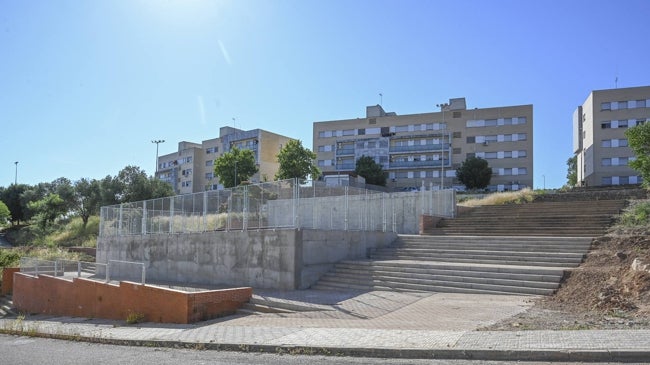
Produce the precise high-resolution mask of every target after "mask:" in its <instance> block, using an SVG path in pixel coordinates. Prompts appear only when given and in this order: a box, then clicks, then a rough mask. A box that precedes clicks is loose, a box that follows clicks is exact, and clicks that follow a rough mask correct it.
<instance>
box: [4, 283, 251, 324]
mask: <svg viewBox="0 0 650 365" xmlns="http://www.w3.org/2000/svg"><path fill="white" fill-rule="evenodd" d="M252 295H253V289H252V288H234V289H222V290H211V291H206V292H196V293H188V292H181V291H177V290H172V289H166V288H159V287H154V286H146V285H141V284H136V283H131V282H125V281H122V282H120V284H119V285H113V284H106V283H102V282H97V281H94V280H89V279H84V278H74V279H73V280H71V281H70V280H67V279H62V278H56V277H52V276H49V275H39V276H38V277H33V276H30V275H25V274H20V273H17V274H15V276H14V292H13V296H12V298H13V302H14V305H15V306H16V308H17V309H18V310H19V311H21V312H25V313H39V314H52V315H59V316H71V317H88V318H106V319H116V320H126V318H127V316H128V315H129V313H136V314H142V315H144V321H147V322H162V323H193V322H198V321H202V320H207V319H211V318H217V317H221V316H224V315H227V314H231V313H233V312H234V311H236V310H237V309H238V308H239V307H241V306H242V305H243V304H244V303H246V302H248V301H249V300H250V298H251V296H252Z"/></svg>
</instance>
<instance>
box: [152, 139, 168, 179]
mask: <svg viewBox="0 0 650 365" xmlns="http://www.w3.org/2000/svg"><path fill="white" fill-rule="evenodd" d="M151 143H155V144H156V169H155V170H154V171H155V172H158V145H159V144H161V143H165V140H164V139H156V140H153V141H151ZM155 175H156V173H154V176H155Z"/></svg>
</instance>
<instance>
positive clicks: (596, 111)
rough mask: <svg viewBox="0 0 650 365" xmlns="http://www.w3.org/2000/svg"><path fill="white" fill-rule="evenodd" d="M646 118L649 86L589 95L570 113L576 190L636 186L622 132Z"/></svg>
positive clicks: (637, 179)
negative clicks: (591, 187)
mask: <svg viewBox="0 0 650 365" xmlns="http://www.w3.org/2000/svg"><path fill="white" fill-rule="evenodd" d="M648 118H650V86H642V87H628V88H621V89H607V90H594V91H592V92H591V93H590V94H589V96H588V97H587V100H585V102H584V103H583V104H582V105H581V106H579V107H578V108H577V109H576V111H575V112H574V113H573V152H574V154H575V156H576V157H577V164H576V170H577V171H576V172H577V175H578V185H579V186H611V185H628V184H640V183H641V182H642V181H641V176H640V175H639V173H638V172H637V171H635V170H634V169H632V168H630V167H629V166H628V163H629V162H630V161H631V160H632V159H634V153H633V152H632V149H630V147H628V143H627V138H626V137H625V131H626V130H627V129H628V128H631V127H634V126H636V125H639V124H643V123H645V122H646V121H647V120H648Z"/></svg>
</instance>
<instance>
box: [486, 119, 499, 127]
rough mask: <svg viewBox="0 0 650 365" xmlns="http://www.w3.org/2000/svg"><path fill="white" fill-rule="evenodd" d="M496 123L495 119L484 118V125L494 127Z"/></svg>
mask: <svg viewBox="0 0 650 365" xmlns="http://www.w3.org/2000/svg"><path fill="white" fill-rule="evenodd" d="M496 125H497V120H496V119H486V120H485V126H486V127H494V126H496Z"/></svg>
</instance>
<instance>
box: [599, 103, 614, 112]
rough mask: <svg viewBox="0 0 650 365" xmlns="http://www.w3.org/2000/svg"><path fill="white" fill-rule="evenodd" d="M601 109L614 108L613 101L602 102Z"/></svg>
mask: <svg viewBox="0 0 650 365" xmlns="http://www.w3.org/2000/svg"><path fill="white" fill-rule="evenodd" d="M600 110H612V103H610V102H607V103H600Z"/></svg>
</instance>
